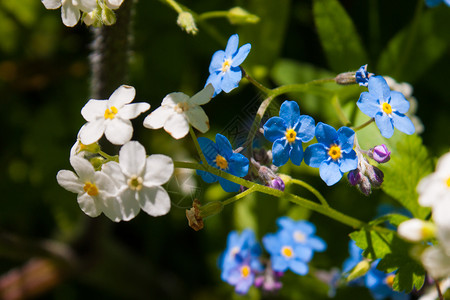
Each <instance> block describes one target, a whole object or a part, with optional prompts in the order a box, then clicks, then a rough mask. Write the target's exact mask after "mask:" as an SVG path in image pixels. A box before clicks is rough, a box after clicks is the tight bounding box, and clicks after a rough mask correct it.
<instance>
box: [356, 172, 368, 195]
mask: <svg viewBox="0 0 450 300" xmlns="http://www.w3.org/2000/svg"><path fill="white" fill-rule="evenodd" d="M356 186H357V187H358V189H359V190H360V191H361V193H363V194H364V195H366V196H369V195H370V193H372V185H371V184H370V181H369V178H367V177H366V176H361V180H360V181H359V183H358V184H357V185H356Z"/></svg>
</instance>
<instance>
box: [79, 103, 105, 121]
mask: <svg viewBox="0 0 450 300" xmlns="http://www.w3.org/2000/svg"><path fill="white" fill-rule="evenodd" d="M107 104H108V100H95V99H91V100H89V101H88V102H87V103H86V104H85V105H84V107H83V108H82V109H81V115H82V116H83V118H84V119H85V120H86V121H88V122H92V121H95V120H97V119H104V118H105V111H106V109H107V108H108V105H107Z"/></svg>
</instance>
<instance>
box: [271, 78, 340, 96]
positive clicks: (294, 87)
mask: <svg viewBox="0 0 450 300" xmlns="http://www.w3.org/2000/svg"><path fill="white" fill-rule="evenodd" d="M324 83H336V82H335V80H334V78H325V79H317V80H313V81H310V82H306V83H296V84H287V85H282V86H280V87H277V88H275V89H272V91H271V93H270V94H269V95H270V96H274V97H276V96H278V95H281V94H285V93H289V92H304V91H305V90H307V88H308V87H309V86H311V85H321V84H324Z"/></svg>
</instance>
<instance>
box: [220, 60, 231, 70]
mask: <svg viewBox="0 0 450 300" xmlns="http://www.w3.org/2000/svg"><path fill="white" fill-rule="evenodd" d="M230 67H231V59H226V60H225V61H224V62H223V64H222V72H226V71H228V69H230Z"/></svg>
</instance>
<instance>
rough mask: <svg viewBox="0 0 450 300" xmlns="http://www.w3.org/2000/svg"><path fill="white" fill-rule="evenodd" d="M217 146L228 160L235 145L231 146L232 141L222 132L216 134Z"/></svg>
mask: <svg viewBox="0 0 450 300" xmlns="http://www.w3.org/2000/svg"><path fill="white" fill-rule="evenodd" d="M216 146H217V150H218V152H219V154H220V155H222V156H223V157H225V159H227V160H228V158H229V157H230V156H231V155H232V154H233V147H231V144H230V141H228V139H227V138H226V137H225V136H223V135H221V134H220V133H218V134H216ZM214 159H215V157H214Z"/></svg>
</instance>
